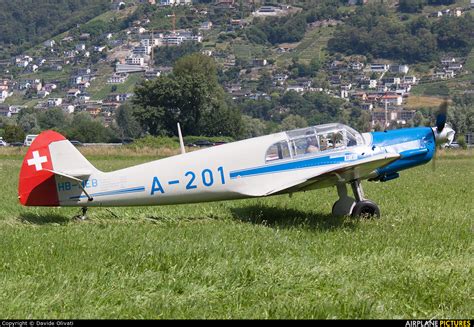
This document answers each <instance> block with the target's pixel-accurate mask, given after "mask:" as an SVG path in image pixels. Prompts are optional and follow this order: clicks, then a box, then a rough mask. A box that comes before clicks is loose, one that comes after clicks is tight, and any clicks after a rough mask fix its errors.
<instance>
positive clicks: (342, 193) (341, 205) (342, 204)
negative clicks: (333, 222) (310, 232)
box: [332, 184, 356, 216]
mask: <svg viewBox="0 0 474 327" xmlns="http://www.w3.org/2000/svg"><path fill="white" fill-rule="evenodd" d="M337 194H338V195H339V200H337V201H336V202H335V203H334V205H333V206H332V215H333V216H349V215H350V214H351V212H352V209H353V208H354V206H355V204H356V202H355V200H354V198H351V197H350V196H348V195H347V187H346V184H338V185H337Z"/></svg>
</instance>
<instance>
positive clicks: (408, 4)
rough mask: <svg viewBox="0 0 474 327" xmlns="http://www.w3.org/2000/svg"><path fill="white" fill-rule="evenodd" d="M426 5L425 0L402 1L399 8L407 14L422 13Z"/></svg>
mask: <svg viewBox="0 0 474 327" xmlns="http://www.w3.org/2000/svg"><path fill="white" fill-rule="evenodd" d="M425 4H426V2H425V0H400V2H399V7H398V8H399V9H400V11H401V12H406V13H412V12H420V11H421V10H422V9H423V6H424V5H425Z"/></svg>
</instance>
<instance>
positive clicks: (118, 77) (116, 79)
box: [107, 65, 135, 84]
mask: <svg viewBox="0 0 474 327" xmlns="http://www.w3.org/2000/svg"><path fill="white" fill-rule="evenodd" d="M134 66H135V65H134ZM127 78H128V74H127V73H116V74H113V75H112V76H110V77H109V78H108V79H107V84H122V83H125V81H126V80H127Z"/></svg>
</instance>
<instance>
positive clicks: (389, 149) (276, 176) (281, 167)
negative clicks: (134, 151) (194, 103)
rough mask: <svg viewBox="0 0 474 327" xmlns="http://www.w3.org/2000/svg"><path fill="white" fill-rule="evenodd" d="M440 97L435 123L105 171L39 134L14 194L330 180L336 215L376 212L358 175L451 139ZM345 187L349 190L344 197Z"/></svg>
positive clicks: (392, 168)
mask: <svg viewBox="0 0 474 327" xmlns="http://www.w3.org/2000/svg"><path fill="white" fill-rule="evenodd" d="M446 108H447V104H444V105H442V106H440V109H442V110H440V114H438V116H437V118H436V126H435V127H415V128H404V129H396V130H385V131H381V132H369V133H359V132H357V131H356V130H354V129H352V128H351V127H349V126H346V125H344V124H340V123H332V124H324V125H317V126H311V127H307V128H301V129H295V130H290V131H286V132H280V133H274V134H270V135H266V136H260V137H255V138H250V139H246V140H241V141H237V142H232V143H227V144H223V145H219V146H215V147H209V148H205V149H200V150H198V151H192V152H186V151H185V148H184V143H183V138H182V135H181V130H180V128H179V124H178V134H179V139H180V146H181V154H178V155H175V156H172V157H168V158H164V159H160V160H156V161H152V162H148V163H144V164H140V165H136V166H133V167H129V168H125V169H120V170H116V171H111V172H102V171H100V170H98V169H97V168H95V167H94V166H93V165H92V164H91V163H90V162H89V161H88V160H87V159H86V158H85V157H84V156H83V155H82V154H81V153H80V152H79V151H78V150H77V149H76V148H75V147H74V146H73V145H72V144H71V143H70V142H69V141H68V140H67V139H66V138H65V137H64V136H62V135H61V134H59V133H57V132H55V131H51V130H49V131H44V132H42V133H41V134H40V135H39V136H38V137H37V138H36V139H35V140H34V142H33V143H32V144H31V146H30V148H29V149H28V151H27V153H26V155H25V158H24V160H23V163H22V166H21V171H20V176H19V186H18V198H19V201H20V203H21V204H23V205H25V206H61V207H81V208H82V214H80V215H78V216H77V217H78V218H80V219H86V212H87V209H88V208H89V207H110V206H114V207H115V206H148V205H170V204H184V203H196V202H208V201H221V200H233V199H242V198H251V197H264V196H271V195H277V194H285V193H288V194H290V196H291V194H293V193H294V192H302V191H309V190H313V189H319V188H324V187H336V189H337V193H338V196H339V198H338V199H337V201H336V202H335V203H334V205H333V207H332V214H333V215H334V216H344V215H347V216H352V217H365V216H374V217H380V209H379V207H378V206H377V204H376V203H374V202H373V201H371V200H369V199H367V198H366V197H365V195H364V192H363V188H362V184H361V181H362V180H369V181H380V182H387V181H390V180H393V179H395V178H397V177H399V172H400V171H402V170H404V169H408V168H411V167H415V166H418V165H422V164H425V163H427V162H429V161H430V160H431V159H432V158H433V156H434V155H435V151H436V147H437V145H439V144H441V143H443V142H448V143H449V142H452V140H453V138H454V133H455V132H454V130H453V129H452V128H451V127H449V126H447V125H446ZM347 184H349V185H350V186H351V188H352V192H353V195H354V196H353V197H351V196H350V195H349V194H348V190H347Z"/></svg>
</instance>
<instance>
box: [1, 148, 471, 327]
mask: <svg viewBox="0 0 474 327" xmlns="http://www.w3.org/2000/svg"><path fill="white" fill-rule="evenodd" d="M0 150H2V149H0ZM21 151H22V150H16V149H15V150H8V151H7V152H0V180H1V181H2V182H3V187H4V189H3V190H2V192H1V193H0V201H1V202H0V203H1V205H0V246H1V247H0V248H1V251H0V302H1V303H2V305H1V306H0V317H2V319H21V318H30V319H41V318H48V319H54V318H58V319H70V318H112V319H114V318H133V319H137V318H150V319H153V318H155V319H160V318H163V319H164V318H178V319H179V318H257V319H259V318H277V319H278V318H322V319H334V318H338V319H344V318H371V319H378V318H406V319H408V318H426V319H429V318H472V316H473V314H474V297H473V294H474V285H473V280H474V274H473V268H474V267H473V266H474V265H473V263H474V260H473V259H474V247H473V222H474V221H473V216H474V202H473V195H474V152H473V151H471V152H447V153H444V154H443V155H442V156H440V158H439V160H438V162H437V170H436V171H435V172H433V171H432V170H431V165H426V166H422V167H418V168H415V169H411V170H408V171H405V172H402V174H401V177H400V178H399V179H397V180H394V181H390V182H387V183H379V184H374V183H364V187H365V192H366V195H367V196H368V197H369V198H371V199H373V200H374V201H375V202H377V203H378V204H379V205H380V208H381V211H382V218H381V219H379V220H355V219H351V218H349V217H344V218H333V217H331V216H330V211H331V206H332V204H333V202H334V201H335V199H336V192H335V190H333V189H323V190H318V191H312V192H307V193H301V194H295V195H294V196H293V197H292V198H289V197H288V196H276V197H270V198H260V199H252V200H240V201H230V202H217V203H207V204H198V205H180V206H164V207H137V208H110V209H109V210H107V209H105V208H103V209H91V210H89V218H90V219H89V220H88V221H85V222H80V223H79V222H76V221H74V220H71V217H72V216H73V215H74V214H77V213H78V210H77V209H66V208H50V209H48V208H24V207H21V206H20V205H19V204H18V201H17V198H16V197H17V192H16V188H17V178H18V172H19V166H20V164H21V155H22V152H21ZM88 151H91V150H88ZM127 151H131V150H127ZM98 153H99V152H93V151H91V152H89V153H88V155H89V159H90V160H91V162H92V163H93V164H95V165H96V166H97V167H98V168H100V169H103V170H112V169H117V168H122V167H126V166H129V165H133V164H138V163H141V162H145V161H149V160H152V159H153V158H156V156H157V154H156V153H153V154H144V153H141V154H138V153H137V154H136V155H130V153H128V152H125V153H123V154H120V151H119V150H117V149H115V150H111V152H109V153H108V154H109V156H104V154H98Z"/></svg>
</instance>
